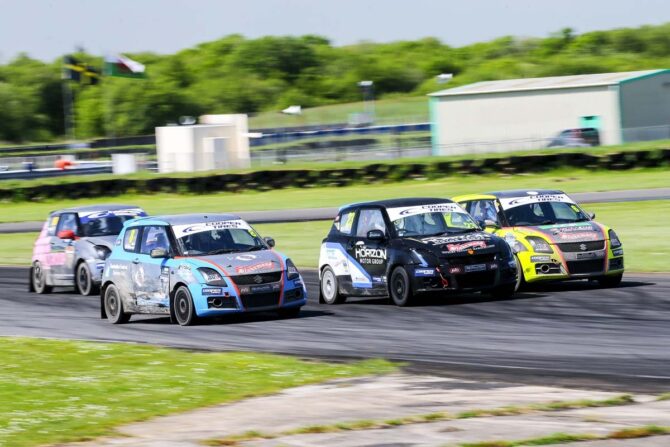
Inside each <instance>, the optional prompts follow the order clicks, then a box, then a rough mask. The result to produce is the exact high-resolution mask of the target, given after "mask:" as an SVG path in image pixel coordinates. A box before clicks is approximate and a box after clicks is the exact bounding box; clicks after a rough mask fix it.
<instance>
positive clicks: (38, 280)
mask: <svg viewBox="0 0 670 447" xmlns="http://www.w3.org/2000/svg"><path fill="white" fill-rule="evenodd" d="M30 272H31V275H30V281H31V288H32V289H33V291H35V293H39V294H40V295H43V294H45V293H51V290H52V287H51V286H49V285H47V279H46V276H45V275H44V270H42V265H41V264H40V263H39V262H35V264H33V267H32V268H31V269H30Z"/></svg>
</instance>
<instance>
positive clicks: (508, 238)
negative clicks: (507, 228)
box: [505, 233, 528, 253]
mask: <svg viewBox="0 0 670 447" xmlns="http://www.w3.org/2000/svg"><path fill="white" fill-rule="evenodd" d="M505 242H507V245H509V247H510V248H511V249H512V252H514V253H519V252H521V251H528V249H527V248H526V246H525V245H523V244H522V243H521V242H519V240H518V239H517V238H515V237H514V235H513V234H512V233H507V234H506V235H505Z"/></svg>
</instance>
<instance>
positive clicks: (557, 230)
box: [540, 225, 596, 235]
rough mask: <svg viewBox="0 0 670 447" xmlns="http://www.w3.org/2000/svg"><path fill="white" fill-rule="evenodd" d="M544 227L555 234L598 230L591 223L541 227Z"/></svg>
mask: <svg viewBox="0 0 670 447" xmlns="http://www.w3.org/2000/svg"><path fill="white" fill-rule="evenodd" d="M540 228H542V229H546V228H548V229H549V230H550V232H551V234H553V235H560V234H564V233H575V232H584V231H596V229H595V228H593V227H592V226H591V225H568V226H564V227H540Z"/></svg>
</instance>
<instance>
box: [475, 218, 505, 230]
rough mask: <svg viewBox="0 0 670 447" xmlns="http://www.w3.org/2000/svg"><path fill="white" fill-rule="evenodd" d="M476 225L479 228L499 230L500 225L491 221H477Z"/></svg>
mask: <svg viewBox="0 0 670 447" xmlns="http://www.w3.org/2000/svg"><path fill="white" fill-rule="evenodd" d="M477 224H478V225H479V226H480V227H481V228H500V225H498V224H497V223H496V222H495V221H493V220H491V219H485V220H478V221H477Z"/></svg>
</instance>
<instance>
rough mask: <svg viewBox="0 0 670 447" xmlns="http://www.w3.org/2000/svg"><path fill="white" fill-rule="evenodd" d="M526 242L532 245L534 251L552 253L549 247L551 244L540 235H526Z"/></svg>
mask: <svg viewBox="0 0 670 447" xmlns="http://www.w3.org/2000/svg"><path fill="white" fill-rule="evenodd" d="M526 240H527V241H528V243H529V244H530V245H531V247H533V251H535V252H536V253H553V252H554V250H552V249H551V245H549V243H548V242H547V241H545V240H544V239H542V238H541V237H537V236H528V237H526Z"/></svg>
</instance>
